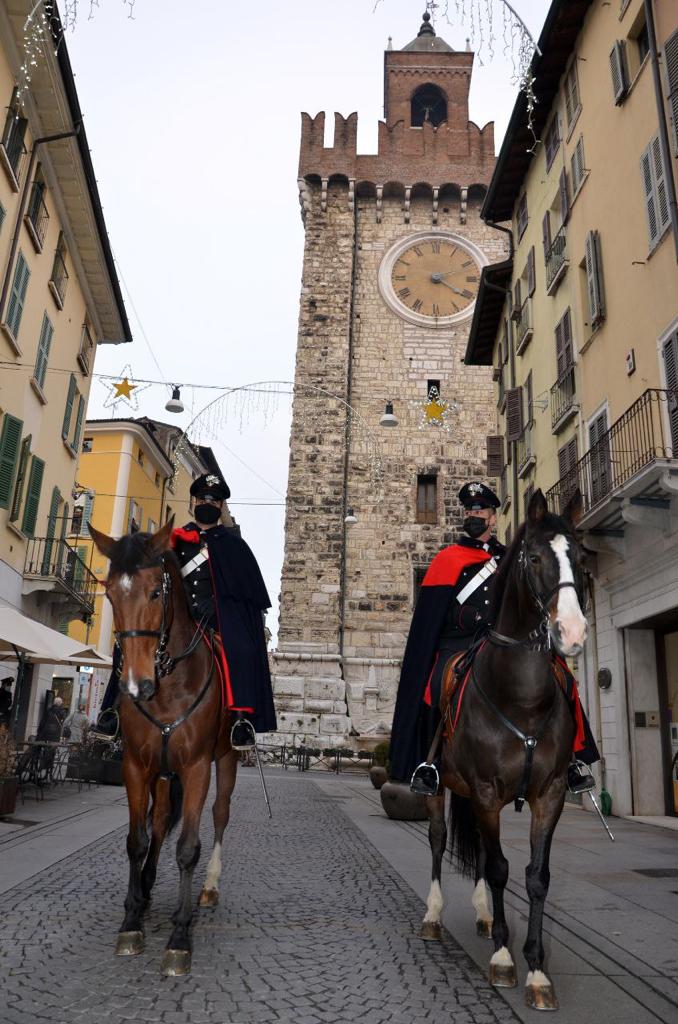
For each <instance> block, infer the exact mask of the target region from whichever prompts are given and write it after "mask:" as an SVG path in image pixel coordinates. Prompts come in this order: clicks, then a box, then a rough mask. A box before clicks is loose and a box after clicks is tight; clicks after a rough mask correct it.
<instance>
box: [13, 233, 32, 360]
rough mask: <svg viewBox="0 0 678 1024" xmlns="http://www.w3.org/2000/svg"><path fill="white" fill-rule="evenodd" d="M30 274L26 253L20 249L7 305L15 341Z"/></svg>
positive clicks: (17, 335)
mask: <svg viewBox="0 0 678 1024" xmlns="http://www.w3.org/2000/svg"><path fill="white" fill-rule="evenodd" d="M30 276H31V272H30V270H29V269H28V264H27V263H26V260H25V259H24V254H23V253H22V252H21V250H19V258H18V259H17V261H16V267H15V268H14V278H13V280H12V290H11V293H10V297H9V306H8V307H7V326H8V328H9V330H10V333H11V335H12V337H13V338H14V341H15V342H16V341H17V340H18V337H19V326H20V324H21V317H22V315H23V311H24V301H25V299H26V289H27V288H28V279H29V277H30Z"/></svg>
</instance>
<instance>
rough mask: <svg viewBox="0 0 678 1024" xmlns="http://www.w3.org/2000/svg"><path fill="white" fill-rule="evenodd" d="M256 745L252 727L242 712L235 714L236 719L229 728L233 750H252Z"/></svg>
mask: <svg viewBox="0 0 678 1024" xmlns="http://www.w3.org/2000/svg"><path fill="white" fill-rule="evenodd" d="M256 743H257V737H256V733H255V731H254V726H253V725H252V723H251V722H250V720H249V719H248V718H246V717H245V715H244V714H243V713H242V712H237V718H236V720H235V722H234V723H233V725H232V727H231V746H232V747H233V749H234V750H252V749H253V748H254V747H255V746H256Z"/></svg>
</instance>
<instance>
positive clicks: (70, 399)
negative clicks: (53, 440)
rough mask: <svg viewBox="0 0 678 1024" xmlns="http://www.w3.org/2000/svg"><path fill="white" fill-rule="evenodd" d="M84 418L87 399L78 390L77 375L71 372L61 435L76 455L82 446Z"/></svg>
mask: <svg viewBox="0 0 678 1024" xmlns="http://www.w3.org/2000/svg"><path fill="white" fill-rule="evenodd" d="M74 413H75V415H74ZM84 418H85V399H84V398H83V396H82V395H81V394H80V392H79V391H78V384H77V381H76V379H75V375H74V374H71V379H70V381H69V385H68V395H67V396H66V409H65V410H64V421H63V425H62V427H61V437H62V438H63V441H64V444H65V445H66V446H67V447H68V448H70V450H71V452H72V453H73V454H74V455H75V453H76V452H77V451H78V449H79V447H80V435H81V433H82V427H83V421H84Z"/></svg>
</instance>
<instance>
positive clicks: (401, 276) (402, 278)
mask: <svg viewBox="0 0 678 1024" xmlns="http://www.w3.org/2000/svg"><path fill="white" fill-rule="evenodd" d="M467 280H468V278H467ZM394 281H407V276H406V274H396V275H395V277H394Z"/></svg>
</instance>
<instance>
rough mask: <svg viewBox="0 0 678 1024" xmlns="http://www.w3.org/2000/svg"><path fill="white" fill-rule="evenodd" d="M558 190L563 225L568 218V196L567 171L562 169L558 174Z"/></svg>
mask: <svg viewBox="0 0 678 1024" xmlns="http://www.w3.org/2000/svg"><path fill="white" fill-rule="evenodd" d="M558 189H559V191H560V217H561V223H562V224H564V223H565V221H566V220H567V218H568V217H569V216H570V195H569V191H568V186H567V171H566V170H565V168H564V167H563V169H562V171H561V172H560V178H559V179H558Z"/></svg>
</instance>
